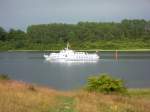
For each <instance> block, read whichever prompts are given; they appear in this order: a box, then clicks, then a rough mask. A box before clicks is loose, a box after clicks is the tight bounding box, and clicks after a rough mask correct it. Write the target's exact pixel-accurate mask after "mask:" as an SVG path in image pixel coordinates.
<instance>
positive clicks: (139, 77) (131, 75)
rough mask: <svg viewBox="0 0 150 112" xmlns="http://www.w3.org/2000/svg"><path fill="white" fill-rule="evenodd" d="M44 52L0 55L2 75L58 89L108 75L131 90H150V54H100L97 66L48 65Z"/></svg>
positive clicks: (49, 63)
mask: <svg viewBox="0 0 150 112" xmlns="http://www.w3.org/2000/svg"><path fill="white" fill-rule="evenodd" d="M43 54H44V52H0V73H4V74H8V75H9V76H10V77H11V78H12V79H15V80H22V81H26V82H30V83H34V84H39V85H46V86H49V87H52V88H55V89H61V90H72V89H77V88H81V87H82V86H83V85H84V84H85V83H86V80H87V77H88V76H91V75H92V74H93V75H94V74H99V73H109V74H112V75H113V76H114V77H119V78H122V79H124V80H125V82H126V86H128V87H132V88H145V87H150V52H119V60H117V61H116V60H115V59H114V52H101V53H99V55H100V57H101V59H100V60H99V61H98V62H97V63H58V62H46V61H45V60H44V58H43Z"/></svg>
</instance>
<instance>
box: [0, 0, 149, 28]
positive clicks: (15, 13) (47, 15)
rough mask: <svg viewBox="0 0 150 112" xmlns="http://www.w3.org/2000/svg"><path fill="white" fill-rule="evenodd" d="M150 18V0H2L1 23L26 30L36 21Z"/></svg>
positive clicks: (60, 21) (0, 6)
mask: <svg viewBox="0 0 150 112" xmlns="http://www.w3.org/2000/svg"><path fill="white" fill-rule="evenodd" d="M123 19H145V20H150V0H0V26H1V27H3V28H4V29H5V30H9V29H10V28H15V29H22V30H25V29H26V28H27V26H29V25H33V24H48V23H69V24H75V23H78V22H79V21H89V22H112V21H114V22H120V21H121V20H123Z"/></svg>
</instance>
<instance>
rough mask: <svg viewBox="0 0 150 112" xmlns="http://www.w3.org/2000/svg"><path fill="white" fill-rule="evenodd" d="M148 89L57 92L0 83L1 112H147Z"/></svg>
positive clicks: (18, 84) (15, 83) (149, 94)
mask: <svg viewBox="0 0 150 112" xmlns="http://www.w3.org/2000/svg"><path fill="white" fill-rule="evenodd" d="M149 110H150V89H128V94H127V95H122V94H117V93H113V94H110V93H109V94H106V93H103V92H94V91H90V92H89V91H86V90H76V91H66V92H63V91H58V90H53V89H49V88H47V87H41V86H36V85H32V84H27V83H25V82H21V81H14V80H6V79H4V80H3V81H2V80H0V112H12V111H13V112H149Z"/></svg>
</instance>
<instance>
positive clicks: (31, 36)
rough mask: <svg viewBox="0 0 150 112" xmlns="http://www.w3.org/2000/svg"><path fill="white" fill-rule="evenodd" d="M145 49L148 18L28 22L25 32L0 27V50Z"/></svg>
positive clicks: (149, 32)
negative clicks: (29, 24) (65, 47)
mask: <svg viewBox="0 0 150 112" xmlns="http://www.w3.org/2000/svg"><path fill="white" fill-rule="evenodd" d="M67 41H69V42H70V45H71V48H73V49H149V48H150V21H146V20H123V21H121V22H120V23H114V22H105V23H104V22H103V23H102V22H99V23H98V22H79V23H78V24H61V23H53V24H41V25H31V26H29V27H28V28H27V31H26V32H24V31H21V30H15V29H10V30H9V31H8V32H7V31H5V30H4V29H3V28H2V27H0V50H13V49H30V50H34V49H37V50H52V49H62V48H63V47H64V46H65V45H66V42H67Z"/></svg>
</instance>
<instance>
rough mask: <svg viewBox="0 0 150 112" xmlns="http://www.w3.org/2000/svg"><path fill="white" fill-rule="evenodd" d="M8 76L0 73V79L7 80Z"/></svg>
mask: <svg viewBox="0 0 150 112" xmlns="http://www.w3.org/2000/svg"><path fill="white" fill-rule="evenodd" d="M9 79H10V78H9V77H8V75H5V74H0V80H9Z"/></svg>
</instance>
